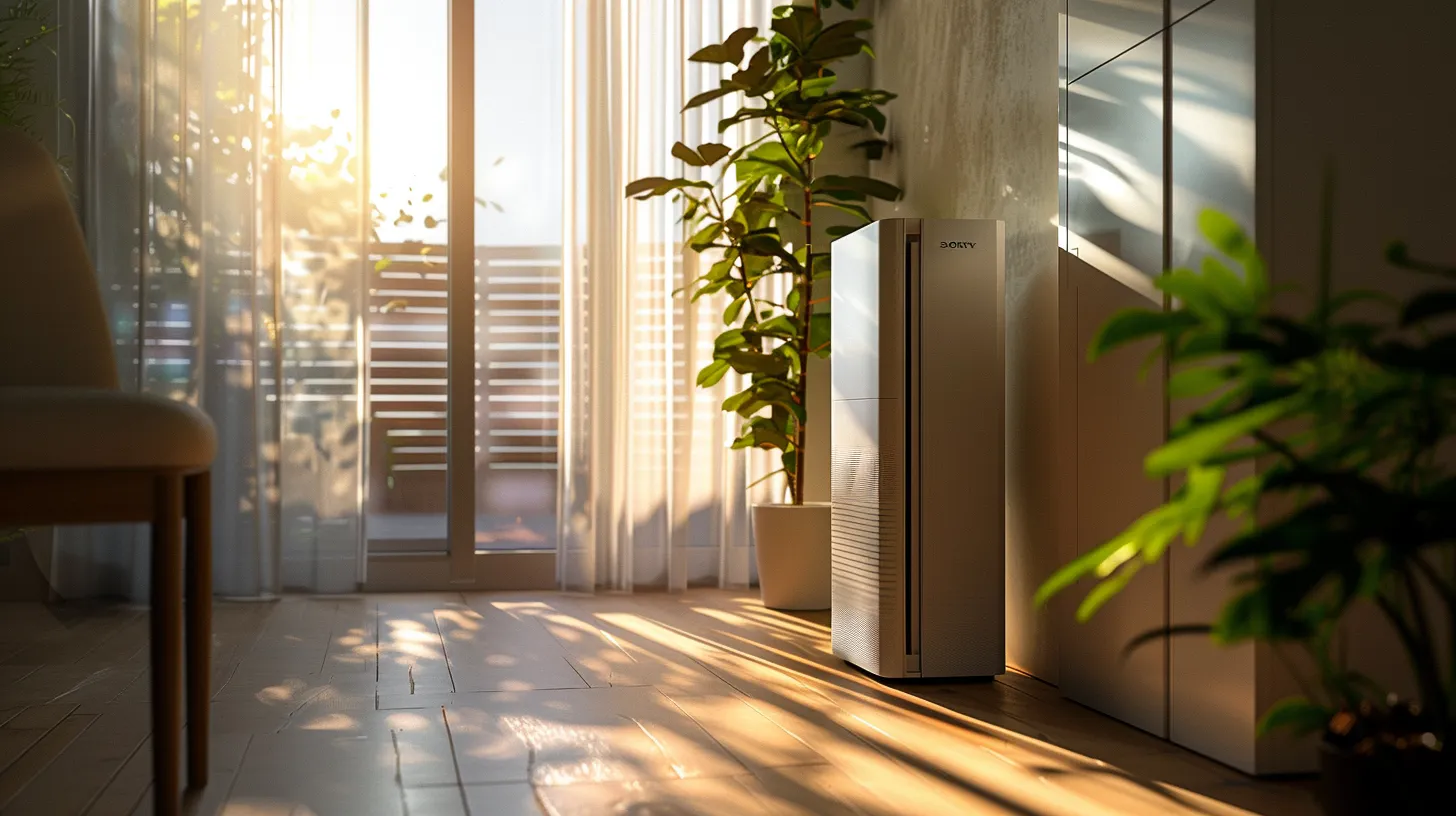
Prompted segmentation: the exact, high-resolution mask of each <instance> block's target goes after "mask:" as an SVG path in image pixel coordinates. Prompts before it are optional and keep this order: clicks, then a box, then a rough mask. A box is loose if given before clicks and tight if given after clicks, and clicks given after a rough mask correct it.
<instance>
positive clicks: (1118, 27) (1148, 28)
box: [1065, 0, 1163, 79]
mask: <svg viewBox="0 0 1456 816" xmlns="http://www.w3.org/2000/svg"><path fill="white" fill-rule="evenodd" d="M1162 28H1163V0H1116V2H1108V0H1067V56H1066V63H1065V64H1066V66H1067V71H1068V74H1069V76H1071V77H1072V78H1073V79H1076V78H1077V77H1080V76H1082V75H1083V74H1085V73H1087V72H1088V71H1091V70H1092V69H1094V68H1096V67H1097V66H1099V65H1101V64H1103V63H1104V62H1107V61H1108V60H1110V59H1112V58H1113V57H1115V56H1117V55H1118V54H1121V53H1122V52H1123V51H1126V50H1127V49H1129V48H1132V47H1133V46H1134V45H1137V44H1138V43H1139V42H1141V41H1142V40H1144V39H1146V38H1147V37H1151V36H1152V35H1154V34H1156V33H1158V31H1160V30H1161V29H1162Z"/></svg>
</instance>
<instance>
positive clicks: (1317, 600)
mask: <svg viewBox="0 0 1456 816" xmlns="http://www.w3.org/2000/svg"><path fill="white" fill-rule="evenodd" d="M1328 223H1329V217H1328V208H1327V213H1326V224H1327V225H1328ZM1200 225H1201V227H1202V231H1203V233H1204V235H1205V236H1206V237H1207V239H1208V240H1209V242H1210V243H1211V244H1212V245H1213V246H1214V247H1216V248H1217V249H1218V250H1219V252H1220V253H1221V254H1222V256H1224V258H1222V259H1221V258H1219V257H1209V258H1207V259H1205V260H1204V261H1203V266H1202V269H1201V271H1193V270H1190V269H1175V270H1173V271H1171V272H1168V273H1166V274H1164V275H1163V276H1161V277H1160V278H1159V279H1158V281H1157V284H1158V288H1159V289H1161V290H1162V291H1163V292H1165V293H1166V294H1167V295H1169V296H1171V297H1172V298H1173V299H1174V302H1175V303H1176V304H1178V305H1177V307H1176V308H1173V309H1170V310H1168V311H1157V310H1149V309H1135V310H1130V311H1125V312H1122V313H1120V314H1118V315H1116V316H1115V317H1114V318H1113V319H1112V320H1111V321H1110V322H1109V323H1108V324H1107V325H1106V326H1104V327H1103V328H1102V331H1101V333H1100V334H1099V335H1098V336H1097V337H1096V339H1095V340H1094V341H1093V343H1092V346H1091V349H1090V350H1089V356H1090V357H1091V358H1094V359H1095V358H1097V357H1099V356H1101V355H1103V354H1106V353H1107V352H1109V351H1111V350H1113V349H1116V348H1119V347H1122V346H1126V345H1127V344H1129V343H1134V342H1137V341H1139V340H1146V339H1154V338H1155V339H1156V340H1157V341H1158V348H1157V350H1156V351H1155V357H1154V360H1152V361H1150V362H1158V361H1161V360H1162V359H1163V355H1166V359H1167V360H1168V361H1169V363H1170V365H1171V376H1170V379H1169V380H1168V391H1169V395H1170V397H1171V398H1172V399H1175V400H1195V401H1197V405H1198V406H1199V407H1198V408H1197V410H1195V411H1193V412H1192V413H1191V414H1190V415H1189V416H1188V418H1187V419H1185V420H1183V421H1181V422H1179V423H1177V424H1176V425H1175V426H1174V427H1173V428H1172V429H1171V432H1170V434H1169V439H1168V441H1167V443H1166V444H1164V445H1162V446H1161V447H1159V448H1157V449H1156V450H1154V451H1152V452H1151V453H1150V454H1148V456H1147V458H1146V460H1145V467H1146V471H1147V473H1148V475H1149V476H1152V477H1155V478H1163V477H1170V476H1177V475H1181V477H1182V479H1181V483H1182V484H1181V487H1179V488H1178V490H1177V491H1176V493H1174V494H1173V496H1172V498H1171V499H1170V500H1169V501H1168V502H1167V503H1166V504H1164V505H1163V506H1161V507H1158V508H1156V509H1154V510H1152V511H1151V512H1149V513H1147V514H1146V515H1144V516H1143V517H1142V518H1140V519H1138V520H1137V521H1135V522H1134V523H1133V524H1132V525H1131V526H1129V527H1128V528H1127V529H1126V530H1124V531H1123V532H1122V533H1120V534H1119V535H1117V536H1115V537H1113V538H1112V539H1111V540H1109V541H1107V542H1106V543H1105V544H1103V545H1101V546H1099V547H1097V548H1096V549H1094V550H1092V551H1091V552H1089V553H1087V554H1085V555H1084V556H1082V557H1080V558H1078V559H1077V560H1075V561H1073V562H1072V563H1071V564H1068V565H1067V566H1066V567H1064V568H1062V569H1061V570H1060V571H1058V572H1057V573H1056V574H1055V575H1053V576H1052V577H1051V578H1050V579H1049V580H1048V581H1047V582H1046V583H1045V584H1044V585H1043V586H1042V587H1041V589H1040V591H1039V592H1038V594H1037V596H1036V600H1037V602H1038V603H1039V604H1044V603H1046V602H1047V600H1048V599H1049V598H1050V597H1051V596H1052V595H1054V594H1055V593H1057V592H1060V591H1062V590H1065V589H1067V588H1069V587H1070V586H1072V585H1073V584H1074V583H1075V582H1076V581H1078V580H1079V579H1081V578H1084V577H1092V578H1094V579H1095V581H1096V583H1095V585H1094V586H1093V587H1092V589H1091V590H1090V591H1089V592H1088V594H1087V595H1086V597H1085V599H1084V600H1083V601H1082V603H1081V606H1080V608H1079V609H1078V610H1077V617H1078V618H1079V619H1080V620H1083V621H1085V620H1086V619H1088V618H1089V617H1090V616H1091V615H1092V614H1093V613H1095V612H1096V611H1097V609H1098V608H1099V607H1101V606H1102V605H1103V604H1105V603H1106V602H1107V601H1108V600H1109V599H1111V598H1112V597H1114V596H1115V595H1116V594H1117V593H1118V591H1119V590H1121V589H1122V588H1123V587H1124V586H1126V585H1127V583H1128V582H1129V581H1130V580H1131V579H1132V578H1133V576H1134V575H1136V574H1137V572H1138V570H1139V569H1140V568H1142V567H1144V566H1145V565H1149V564H1153V563H1156V562H1157V561H1158V560H1159V559H1161V558H1162V557H1163V555H1164V554H1165V553H1166V552H1167V550H1168V547H1169V546H1170V544H1171V543H1172V542H1173V541H1174V540H1175V539H1178V538H1181V539H1182V540H1183V541H1184V543H1185V544H1188V545H1193V544H1197V543H1198V542H1199V540H1200V538H1201V537H1202V536H1203V534H1204V530H1205V527H1206V525H1207V524H1208V522H1209V520H1210V519H1211V518H1213V517H1215V516H1219V515H1223V516H1227V517H1229V518H1232V519H1236V520H1238V521H1239V522H1240V523H1241V530H1240V532H1238V533H1237V534H1236V535H1234V536H1233V537H1232V538H1231V539H1229V540H1227V541H1222V542H1218V543H1217V545H1216V546H1215V547H1214V548H1213V550H1212V551H1211V553H1210V554H1209V555H1208V557H1207V559H1206V560H1205V562H1204V566H1205V568H1206V569H1207V570H1209V571H1215V570H1234V571H1236V576H1235V578H1234V584H1233V585H1234V590H1233V594H1232V597H1230V598H1229V599H1228V601H1227V603H1226V604H1225V606H1224V608H1223V610H1222V612H1221V614H1220V615H1219V616H1218V618H1217V619H1216V620H1215V621H1213V622H1212V623H1211V624H1209V625H1207V626H1191V627H1172V628H1169V629H1163V630H1159V631H1156V632H1152V633H1148V634H1147V635H1145V636H1143V637H1141V638H1138V640H1137V641H1135V644H1134V645H1136V643H1140V642H1143V641H1146V640H1149V639H1156V638H1159V637H1164V636H1168V635H1176V634H1184V633H1189V632H1204V633H1210V634H1211V635H1212V637H1213V639H1214V640H1215V641H1216V642H1218V643H1220V644H1233V643H1239V642H1245V641H1265V642H1270V643H1273V644H1274V645H1275V646H1276V651H1277V652H1280V653H1281V654H1284V652H1283V649H1284V648H1285V647H1295V648H1297V649H1302V650H1304V651H1306V652H1307V653H1308V655H1309V656H1310V657H1311V658H1312V665H1313V666H1315V667H1317V671H1318V675H1319V676H1318V677H1317V678H1314V680H1311V679H1309V678H1301V685H1302V686H1303V688H1304V689H1305V690H1306V696H1305V697H1302V698H1299V699H1291V700H1285V701H1283V702H1280V703H1279V704H1277V705H1275V706H1274V707H1273V709H1272V710H1270V711H1269V712H1267V714H1266V715H1265V717H1264V719H1263V721H1262V723H1261V728H1263V729H1268V728H1276V727H1278V728H1290V729H1294V730H1296V731H1304V732H1311V731H1321V730H1323V731H1324V733H1325V739H1326V740H1327V741H1328V742H1330V743H1332V744H1334V745H1336V746H1339V747H1342V748H1345V749H1347V750H1350V751H1353V752H1355V753H1357V754H1380V753H1382V752H1384V753H1389V752H1390V751H1391V750H1394V749H1406V750H1417V751H1419V750H1422V749H1434V750H1437V751H1440V750H1442V749H1444V748H1445V747H1446V746H1447V744H1448V741H1449V740H1450V739H1451V736H1452V730H1453V725H1456V712H1453V708H1452V706H1453V701H1456V662H1453V661H1456V585H1453V580H1452V579H1453V575H1452V564H1453V560H1452V559H1453V555H1456V547H1453V543H1456V472H1453V469H1452V468H1451V467H1450V463H1451V461H1452V458H1451V453H1452V448H1451V444H1452V437H1453V431H1456V331H1453V328H1452V326H1453V324H1452V320H1451V318H1452V317H1453V315H1456V268H1447V267H1443V266H1440V265H1435V264H1430V263H1426V262H1422V261H1420V260H1416V259H1413V258H1412V257H1410V255H1409V254H1408V252H1407V250H1406V248H1405V247H1404V246H1403V245H1400V244H1396V245H1393V246H1392V247H1391V248H1390V250H1389V261H1390V262H1391V264H1392V265H1394V266H1396V267H1399V268H1401V269H1403V270H1405V272H1392V273H1391V274H1405V273H1415V274H1419V275H1422V276H1425V277H1426V278H1428V279H1430V280H1431V281H1433V282H1434V283H1435V284H1436V285H1435V288H1432V289H1429V290H1427V291H1424V292H1422V293H1421V294H1419V295H1417V296H1416V297H1413V298H1411V299H1410V300H1408V301H1405V302H1404V303H1400V302H1397V301H1395V300H1394V299H1393V298H1390V297H1388V296H1386V295H1382V294H1380V293H1376V292H1368V291H1345V292H1334V291H1331V284H1330V266H1331V248H1330V247H1331V237H1330V230H1329V228H1328V226H1327V227H1326V237H1325V245H1324V251H1323V254H1322V258H1321V264H1322V266H1321V278H1320V286H1319V291H1318V297H1317V298H1316V301H1315V305H1314V308H1313V310H1312V311H1311V313H1310V314H1308V315H1307V316H1305V317H1303V318H1301V319H1295V318H1290V317H1286V316H1283V315H1282V314H1280V313H1279V312H1278V311H1276V310H1275V308H1274V305H1273V300H1272V294H1271V289H1270V285H1269V279H1268V276H1267V275H1266V273H1265V267H1264V262H1263V261H1262V260H1261V258H1260V256H1259V254H1258V252H1257V250H1256V249H1255V247H1254V245H1253V244H1252V242H1251V241H1250V239H1249V238H1248V237H1247V236H1246V235H1245V234H1244V233H1243V232H1242V231H1241V230H1240V229H1239V227H1238V226H1237V225H1235V224H1234V223H1233V222H1232V221H1231V220H1229V219H1228V218H1226V217H1224V216H1222V215H1219V214H1217V213H1213V212H1207V213H1204V214H1203V216H1202V218H1201V221H1200ZM1225 259H1226V260H1230V261H1232V262H1234V263H1236V264H1237V265H1238V266H1240V267H1242V274H1238V273H1236V272H1234V271H1233V270H1232V269H1230V268H1229V266H1227V265H1225ZM1251 460H1252V461H1254V462H1255V463H1256V468H1255V470H1256V472H1255V473H1254V474H1253V475H1251V476H1247V477H1245V478H1242V479H1239V480H1237V481H1233V482H1232V483H1230V480H1229V469H1230V467H1231V466H1233V465H1236V464H1238V463H1241V462H1245V463H1246V462H1250V461H1251ZM1176 483H1177V482H1175V484H1176ZM1281 508H1288V509H1287V510H1281ZM1362 604H1370V605H1373V607H1374V608H1375V609H1376V610H1378V612H1379V614H1380V616H1381V618H1383V621H1384V623H1385V624H1387V625H1388V627H1389V634H1390V636H1392V637H1394V638H1395V639H1397V640H1398V642H1399V644H1400V646H1401V647H1402V649H1403V651H1404V653H1405V656H1406V658H1407V659H1408V660H1409V663H1410V667H1411V670H1412V671H1413V673H1414V676H1415V678H1416V681H1417V683H1418V688H1419V699H1418V700H1416V701H1407V702H1402V701H1399V700H1397V699H1396V698H1395V697H1393V696H1389V695H1387V693H1386V691H1385V690H1384V689H1382V688H1380V687H1378V686H1377V685H1376V683H1375V682H1374V681H1373V680H1372V679H1371V678H1369V677H1367V676H1365V675H1364V674H1361V673H1359V672H1357V671H1355V670H1353V669H1351V668H1350V667H1349V666H1347V665H1345V662H1344V661H1343V659H1342V657H1341V654H1340V652H1341V650H1342V636H1341V625H1342V622H1344V621H1345V620H1346V617H1347V615H1348V613H1349V612H1350V610H1351V609H1352V608H1354V607H1355V606H1356V605H1362ZM1290 668H1291V670H1292V671H1295V673H1296V676H1298V675H1299V674H1300V672H1299V671H1297V670H1296V667H1295V665H1294V662H1293V661H1291V664H1290Z"/></svg>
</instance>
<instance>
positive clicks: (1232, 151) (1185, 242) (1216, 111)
mask: <svg viewBox="0 0 1456 816" xmlns="http://www.w3.org/2000/svg"><path fill="white" fill-rule="evenodd" d="M1172 37H1173V185H1174V186H1173V201H1172V209H1173V213H1172V216H1173V265H1174V266H1186V265H1189V264H1195V263H1198V262H1199V261H1200V259H1201V258H1202V257H1203V256H1204V255H1205V254H1207V252H1208V251H1209V249H1210V248H1209V247H1208V246H1207V245H1206V243H1205V242H1204V241H1203V239H1202V236H1200V235H1199V233H1198V214H1199V212H1201V211H1202V210H1204V209H1205V208H1210V207H1211V208H1214V209H1217V210H1220V211H1222V212H1225V213H1227V214H1228V215H1230V216H1232V217H1233V218H1234V219H1235V220H1236V221H1238V222H1239V223H1240V224H1241V225H1243V226H1244V228H1245V229H1247V230H1249V232H1250V233H1251V234H1252V232H1253V229H1254V162H1255V155H1254V154H1255V142H1254V0H1217V2H1214V3H1212V4H1210V5H1208V6H1205V7H1203V8H1202V9H1200V10H1199V11H1197V12H1196V13H1194V14H1193V15H1192V16H1190V17H1188V18H1187V19H1185V20H1183V21H1181V22H1179V23H1177V24H1175V25H1174V26H1173V29H1172Z"/></svg>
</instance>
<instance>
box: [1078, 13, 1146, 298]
mask: <svg viewBox="0 0 1456 816" xmlns="http://www.w3.org/2000/svg"><path fill="white" fill-rule="evenodd" d="M1162 37H1163V35H1158V36H1156V37H1153V38H1152V39H1150V40H1148V41H1147V42H1145V43H1143V44H1142V45H1139V46H1138V47H1136V48H1134V49H1133V50H1131V51H1129V52H1127V53H1126V54H1123V55H1122V56H1120V57H1118V58H1117V59H1115V60H1113V61H1112V62H1110V63H1108V64H1107V65H1104V66H1102V67H1101V68H1098V69H1097V70H1096V71H1093V72H1092V73H1090V74H1088V75H1086V76H1084V77H1082V78H1081V79H1079V80H1077V81H1076V82H1073V83H1072V84H1071V85H1069V86H1068V88H1067V135H1066V144H1067V154H1066V155H1067V159H1066V163H1067V169H1066V174H1067V209H1068V212H1067V223H1068V236H1067V244H1068V251H1069V252H1073V253H1075V254H1077V255H1078V256H1079V257H1081V258H1082V260H1084V261H1086V262H1088V263H1090V264H1092V265H1093V266H1095V267H1097V268H1099V269H1101V270H1102V271H1103V272H1106V273H1107V274H1109V275H1113V276H1114V277H1118V278H1121V279H1124V280H1128V279H1130V278H1134V277H1136V276H1139V275H1143V276H1151V275H1157V274H1158V273H1159V272H1161V271H1162V267H1163V77H1162V70H1163V69H1162V61H1163V59H1162V57H1163V54H1162V47H1163V46H1162Z"/></svg>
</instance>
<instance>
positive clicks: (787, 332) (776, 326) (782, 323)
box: [758, 315, 799, 339]
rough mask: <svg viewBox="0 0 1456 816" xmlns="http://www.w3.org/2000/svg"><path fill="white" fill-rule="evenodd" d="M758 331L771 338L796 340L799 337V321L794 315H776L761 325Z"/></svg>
mask: <svg viewBox="0 0 1456 816" xmlns="http://www.w3.org/2000/svg"><path fill="white" fill-rule="evenodd" d="M758 330H759V331H761V332H763V333H764V334H766V335H769V336H771V337H779V338H784V339H790V338H795V337H798V336H799V321H798V319H797V318H795V317H794V316H793V315H775V316H773V317H771V318H769V319H768V320H765V321H763V323H761V324H759V327H758Z"/></svg>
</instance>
